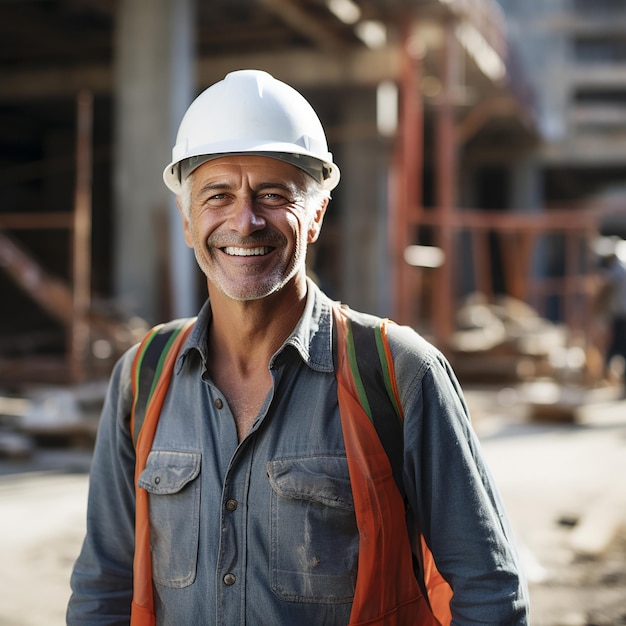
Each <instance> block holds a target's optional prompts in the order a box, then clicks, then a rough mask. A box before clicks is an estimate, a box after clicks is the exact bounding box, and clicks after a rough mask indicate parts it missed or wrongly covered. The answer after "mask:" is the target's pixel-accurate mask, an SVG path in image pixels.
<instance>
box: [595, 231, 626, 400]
mask: <svg viewBox="0 0 626 626" xmlns="http://www.w3.org/2000/svg"><path fill="white" fill-rule="evenodd" d="M625 247H626V244H624V241H623V240H622V239H619V238H613V237H611V238H608V237H607V238H604V237H603V238H601V239H600V241H599V242H598V252H599V255H600V268H599V283H600V284H599V293H598V296H597V303H596V308H597V309H599V311H600V312H601V313H603V314H604V315H606V317H607V319H608V321H609V324H610V327H609V337H608V339H609V341H608V346H607V349H606V356H605V365H606V370H607V372H609V371H610V369H611V364H612V362H613V360H614V359H615V357H618V358H620V360H621V363H620V366H621V367H622V368H623V369H622V373H621V380H620V383H621V385H622V393H623V394H624V393H626V367H624V365H625V363H626V262H625V261H624V256H625V255H624V248H625Z"/></svg>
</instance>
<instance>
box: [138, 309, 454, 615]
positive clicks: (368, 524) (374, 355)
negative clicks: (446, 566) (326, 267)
mask: <svg viewBox="0 0 626 626" xmlns="http://www.w3.org/2000/svg"><path fill="white" fill-rule="evenodd" d="M355 315H358V314H355V313H350V314H349V313H348V310H347V309H346V308H345V307H342V306H340V305H338V304H334V305H333V317H334V321H335V327H336V329H337V343H336V358H337V368H336V369H337V373H336V375H337V400H338V403H339V412H340V415H341V426H342V431H343V437H344V442H345V447H346V456H347V459H348V470H349V473H350V483H351V487H352V494H353V499H354V507H355V515H356V522H357V527H358V529H359V560H358V566H357V578H356V588H355V593H354V599H353V602H352V610H351V613H350V622H349V625H348V626H365V625H367V626H448V625H449V624H450V622H451V619H452V618H451V613H450V599H451V597H452V590H451V588H450V586H449V585H448V583H447V582H446V581H445V579H444V578H443V577H442V576H441V574H440V573H439V571H438V570H437V568H436V566H435V563H434V559H433V556H432V554H431V552H430V550H429V549H428V547H427V545H426V542H425V541H424V538H423V537H422V536H421V535H420V537H418V538H417V541H416V542H415V544H414V545H417V546H421V551H419V550H418V551H419V552H420V553H419V554H417V555H415V557H416V560H417V562H418V564H419V567H418V568H417V571H416V568H415V566H414V559H413V556H414V555H413V553H412V550H411V542H410V539H409V534H408V531H407V524H406V509H405V504H404V498H403V495H402V487H401V484H402V483H401V462H402V455H401V450H402V420H403V417H404V416H403V414H402V406H401V403H400V400H399V395H398V390H397V387H396V381H395V373H394V369H393V359H392V357H391V350H390V347H389V342H388V338H387V322H385V321H382V322H381V323H379V324H377V325H373V326H372V325H371V323H367V322H365V323H363V322H362V321H359V322H357V321H355V320H353V319H352V318H353V317H354V316H355ZM363 319H366V318H363ZM367 319H369V320H373V319H374V318H367ZM194 322H195V318H193V319H188V320H177V321H174V322H170V323H169V324H166V325H160V326H157V327H155V328H154V329H152V331H150V333H148V335H147V336H146V338H145V339H144V340H143V342H142V344H141V346H140V347H139V350H138V351H137V355H136V356H135V361H134V363H133V374H132V385H133V393H134V403H133V410H132V415H131V433H132V436H133V441H135V442H136V443H135V447H136V466H135V486H136V513H135V527H136V530H135V556H134V589H133V601H132V610H131V622H130V623H131V626H155V624H156V618H155V615H154V606H153V591H152V559H151V556H150V522H149V514H148V494H147V492H146V491H145V490H144V489H141V488H140V487H139V486H138V485H137V481H138V478H139V476H140V474H141V472H142V471H143V469H144V468H145V465H146V461H147V458H148V454H149V453H150V449H151V447H152V441H153V438H154V433H155V432H156V426H157V423H158V419H159V413H160V411H161V407H162V405H163V401H164V399H165V396H166V394H167V389H168V386H169V381H170V378H171V374H172V371H173V368H174V364H175V362H176V358H177V356H178V353H179V350H180V347H181V346H182V344H183V342H184V341H185V339H186V338H187V336H188V334H189V332H190V330H191V328H192V327H193V324H194ZM359 363H361V364H365V365H366V367H361V368H359ZM381 385H384V387H385V390H383V391H380V389H378V388H380V387H381ZM390 407H391V408H390ZM390 414H391V415H390ZM396 418H397V419H396ZM393 450H395V451H396V452H394V451H393Z"/></svg>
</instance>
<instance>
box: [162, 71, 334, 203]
mask: <svg viewBox="0 0 626 626" xmlns="http://www.w3.org/2000/svg"><path fill="white" fill-rule="evenodd" d="M227 154H258V155H262V156H269V157H272V158H276V159H279V160H281V161H286V162H288V163H291V164H292V165H295V166H296V167H299V168H300V169H302V170H304V171H305V172H307V174H309V175H311V176H313V177H314V178H315V179H317V180H318V181H319V182H320V184H321V185H322V187H323V188H324V189H327V190H329V191H330V190H331V189H334V188H335V187H336V186H337V183H338V182H339V168H338V167H337V166H336V165H335V164H334V163H333V155H332V154H331V153H330V152H329V151H328V145H327V143H326V135H325V134H324V129H323V128H322V124H321V122H320V120H319V118H318V117H317V114H316V113H315V111H314V110H313V107H312V106H311V105H310V104H309V103H308V102H307V101H306V100H305V99H304V97H303V96H302V95H301V94H300V93H298V92H297V91H296V90H295V89H293V88H292V87H290V86H289V85H287V84H285V83H283V82H281V81H279V80H276V79H275V78H274V77H273V76H271V75H270V74H268V73H267V72H261V71H258V70H239V71H237V72H231V73H230V74H227V75H226V77H225V78H224V79H223V80H221V81H220V82H218V83H215V84H214V85H212V86H211V87H209V88H208V89H206V90H205V91H203V92H202V93H201V94H200V95H199V96H198V97H197V98H196V99H195V100H194V101H193V102H192V103H191V105H190V106H189V108H188V109H187V112H186V113H185V115H184V117H183V120H182V122H181V123H180V127H179V129H178V135H177V136H176V145H175V146H174V148H173V150H172V162H171V163H170V164H169V165H168V166H167V167H166V168H165V170H164V172H163V180H164V181H165V184H166V185H167V186H168V187H169V189H171V190H172V191H173V192H174V193H175V194H179V193H180V191H181V181H182V180H184V179H185V178H186V177H187V176H188V175H189V174H190V173H191V172H192V171H193V170H194V169H196V168H197V167H199V166H200V165H202V164H203V163H205V162H206V161H209V160H211V159H215V158H219V157H220V156H224V155H227Z"/></svg>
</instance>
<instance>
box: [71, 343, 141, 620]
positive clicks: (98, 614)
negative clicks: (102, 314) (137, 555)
mask: <svg viewBox="0 0 626 626" xmlns="http://www.w3.org/2000/svg"><path fill="white" fill-rule="evenodd" d="M133 354H134V351H133V350H131V351H129V352H128V353H127V354H126V355H125V356H123V357H122V359H120V361H119V362H118V363H117V364H116V366H115V368H114V370H113V373H112V376H111V380H110V383H109V389H108V392H107V396H106V399H105V402H104V405H103V410H102V415H101V418H100V424H99V428H98V436H97V438H96V445H95V449H94V454H93V459H92V465H91V471H90V479H89V497H88V504H87V534H86V536H85V540H84V542H83V546H82V550H81V552H80V555H79V557H78V559H77V561H76V563H75V565H74V569H73V572H72V576H71V581H70V584H71V587H72V595H71V597H70V601H69V605H68V610H67V624H68V626H79V625H80V626H87V625H89V626H95V625H96V624H97V625H106V626H114V625H115V626H121V625H122V624H124V625H126V626H127V625H128V624H129V622H130V606H131V600H132V590H133V554H134V545H135V522H134V520H135V488H134V466H135V452H134V447H133V444H132V441H131V438H130V412H131V406H132V390H131V385H130V373H131V366H132V360H133Z"/></svg>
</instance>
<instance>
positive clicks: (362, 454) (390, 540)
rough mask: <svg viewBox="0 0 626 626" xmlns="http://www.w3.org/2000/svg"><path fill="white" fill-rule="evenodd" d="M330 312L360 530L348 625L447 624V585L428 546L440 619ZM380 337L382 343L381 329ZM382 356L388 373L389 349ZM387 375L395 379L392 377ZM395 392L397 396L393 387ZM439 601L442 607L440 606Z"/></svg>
mask: <svg viewBox="0 0 626 626" xmlns="http://www.w3.org/2000/svg"><path fill="white" fill-rule="evenodd" d="M334 317H335V322H336V328H337V399H338V402H339V413H340V415H341V425H342V430H343V435H344V442H345V446H346V455H347V457H348V470H349V472H350V483H351V486H352V494H353V497H354V507H355V515H356V520H357V526H358V529H359V562H358V569H357V580H356V589H355V594H354V600H353V604H352V612H351V614H350V626H357V625H359V626H363V625H365V624H368V625H371V626H383V625H384V626H410V625H415V626H417V625H419V626H441V625H442V624H449V623H450V617H449V615H450V608H449V601H450V597H451V590H450V587H449V586H448V585H447V583H446V582H445V580H444V579H443V578H441V575H440V574H439V572H438V571H437V570H436V568H434V561H433V560H432V555H431V554H430V551H428V552H427V555H428V558H429V561H428V569H429V573H428V582H427V586H426V587H427V589H428V590H429V591H430V586H429V584H430V583H432V582H433V580H434V578H433V571H432V570H433V568H434V571H435V572H436V575H438V576H439V577H440V580H441V581H442V582H443V583H445V587H447V590H448V592H449V593H447V592H445V587H444V586H443V585H441V588H442V593H440V594H438V596H437V601H436V605H437V615H438V616H440V617H441V618H442V621H439V620H438V619H437V618H436V617H435V615H433V611H432V610H431V607H430V606H429V603H428V601H427V600H426V598H424V596H423V595H422V591H421V589H420V586H419V583H418V582H417V579H416V577H415V573H414V569H413V557H412V553H411V545H410V541H409V535H408V531H407V527H406V518H405V508H404V502H403V498H402V495H401V493H400V491H399V490H398V488H397V485H396V482H395V480H394V478H393V473H392V470H391V464H390V462H389V458H388V456H387V454H386V452H385V450H384V448H383V446H382V444H381V442H380V438H379V437H378V434H377V432H376V429H375V428H374V426H373V424H372V421H371V420H370V419H369V417H368V416H367V414H366V413H365V411H364V410H363V407H362V406H361V404H360V403H359V401H358V397H359V395H358V390H357V386H356V384H355V381H354V376H353V371H352V369H351V367H350V362H349V358H348V355H347V351H346V346H347V342H346V336H347V332H348V324H349V322H348V318H347V316H346V312H345V311H342V310H341V309H340V308H339V307H335V310H334ZM383 338H384V340H385V343H387V341H386V334H383ZM386 350H388V346H387V347H386ZM387 359H388V366H389V367H391V374H393V373H394V372H393V361H392V360H391V353H390V352H388V353H387ZM392 379H393V380H394V381H395V376H392ZM394 384H395V382H394ZM395 394H396V396H397V389H395ZM398 401H399V398H398ZM424 546H425V544H424ZM427 555H425V556H427ZM446 593H447V595H446ZM430 597H431V596H430V593H429V598H430ZM444 603H447V606H445V607H444V606H442V604H444ZM433 608H434V607H433Z"/></svg>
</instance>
